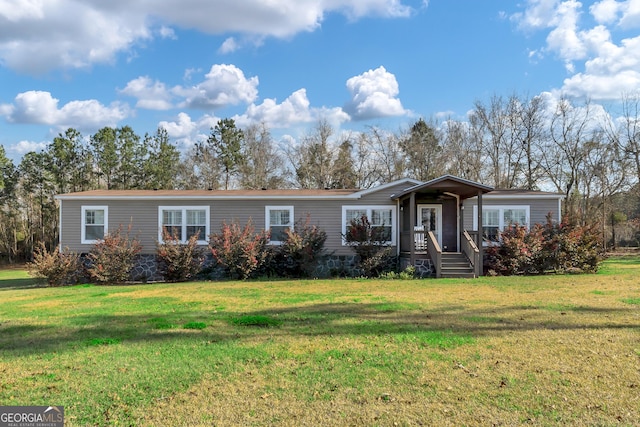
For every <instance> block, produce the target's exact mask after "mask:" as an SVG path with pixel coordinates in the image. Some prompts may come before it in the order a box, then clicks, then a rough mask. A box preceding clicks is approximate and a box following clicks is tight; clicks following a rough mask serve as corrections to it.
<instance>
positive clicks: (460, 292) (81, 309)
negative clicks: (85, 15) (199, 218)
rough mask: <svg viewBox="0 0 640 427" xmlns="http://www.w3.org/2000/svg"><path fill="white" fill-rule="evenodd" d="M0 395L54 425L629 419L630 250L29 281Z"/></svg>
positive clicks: (1, 311)
mask: <svg viewBox="0 0 640 427" xmlns="http://www.w3.org/2000/svg"><path fill="white" fill-rule="evenodd" d="M0 403H1V404H2V405H62V406H64V407H65V417H66V421H67V423H66V425H70V426H73V425H176V426H177V425H190V426H191V425H290V426H300V425H314V426H315V425H363V426H369V425H382V426H386V425H400V426H402V425H518V424H533V425H565V424H574V425H575V424H586V425H634V424H636V423H637V421H638V420H639V419H640V258H638V257H635V258H631V257H626V258H615V259H610V260H608V261H606V263H605V264H604V266H603V267H602V269H601V271H600V273H598V274H595V275H567V276H539V277H493V278H481V279H477V280H454V279H449V280H407V281H400V280H396V281H383V280H370V279H367V280H364V279H363V280H359V279H351V280H315V281H314V280H297V281H270V282H267V281H264V282H263V281H254V282H231V281H228V282H191V283H180V284H154V285H135V286H104V287H98V286H93V285H78V286H73V287H64V288H37V287H33V281H32V280H31V279H28V278H26V276H25V275H24V273H23V272H21V271H20V270H13V271H0Z"/></svg>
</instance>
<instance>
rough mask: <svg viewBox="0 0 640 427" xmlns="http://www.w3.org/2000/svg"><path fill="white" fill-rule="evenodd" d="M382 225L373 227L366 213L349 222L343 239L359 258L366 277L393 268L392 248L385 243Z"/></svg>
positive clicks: (385, 238) (375, 275)
mask: <svg viewBox="0 0 640 427" xmlns="http://www.w3.org/2000/svg"><path fill="white" fill-rule="evenodd" d="M384 233H385V232H384V230H383V229H382V227H373V226H371V222H369V219H368V218H367V216H366V215H363V216H362V217H361V218H359V219H354V220H352V221H351V223H350V224H349V227H348V229H347V233H346V235H344V236H343V239H344V240H345V241H346V242H347V243H348V244H349V245H350V246H351V248H352V249H353V250H354V252H355V253H356V254H357V255H358V257H359V258H360V269H361V270H362V274H363V275H364V276H366V277H377V276H380V275H381V274H382V273H384V272H388V271H392V270H393V269H394V267H395V266H394V265H393V264H394V262H393V260H394V257H393V248H391V247H390V246H389V245H388V244H387V243H386V241H387V237H386V236H385V234H384Z"/></svg>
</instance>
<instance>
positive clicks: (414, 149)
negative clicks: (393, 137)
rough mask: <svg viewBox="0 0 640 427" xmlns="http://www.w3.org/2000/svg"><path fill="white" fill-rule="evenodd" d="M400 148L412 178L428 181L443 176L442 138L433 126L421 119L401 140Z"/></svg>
mask: <svg viewBox="0 0 640 427" xmlns="http://www.w3.org/2000/svg"><path fill="white" fill-rule="evenodd" d="M400 148H401V149H402V152H403V153H404V156H405V159H406V163H407V166H406V169H407V172H408V173H409V174H410V175H411V177H413V178H415V179H419V180H421V181H428V180H430V179H433V178H437V177H438V176H440V175H442V170H443V169H442V167H441V166H442V161H441V158H440V154H441V153H442V146H441V145H440V136H439V135H438V131H437V129H436V127H435V126H434V125H433V124H427V122H425V121H424V119H422V118H420V119H419V120H418V121H416V122H415V123H414V124H413V125H412V126H411V129H410V130H409V134H408V135H406V136H405V137H403V138H402V139H401V140H400Z"/></svg>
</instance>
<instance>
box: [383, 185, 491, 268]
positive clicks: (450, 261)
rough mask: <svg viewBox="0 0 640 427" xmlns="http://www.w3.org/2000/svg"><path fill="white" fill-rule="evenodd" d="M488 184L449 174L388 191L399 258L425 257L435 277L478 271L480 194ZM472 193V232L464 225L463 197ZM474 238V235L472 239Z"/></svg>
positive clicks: (415, 259) (414, 259)
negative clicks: (396, 220) (475, 204)
mask: <svg viewBox="0 0 640 427" xmlns="http://www.w3.org/2000/svg"><path fill="white" fill-rule="evenodd" d="M491 190H493V188H491V187H488V186H486V185H483V184H479V183H477V182H473V181H468V180H466V179H463V178H458V177H455V176H452V175H445V176H442V177H440V178H436V179H433V180H431V181H428V182H425V183H423V184H419V185H416V186H413V187H411V188H408V189H406V190H404V191H403V192H401V193H399V194H394V195H393V196H392V198H393V199H394V200H396V201H397V203H398V206H399V215H398V217H399V230H400V231H399V251H400V258H401V259H402V260H404V261H405V263H407V264H409V265H416V263H417V262H418V261H423V260H430V262H431V265H432V266H433V269H434V270H435V276H436V277H478V276H480V275H482V256H483V254H482V244H481V242H480V241H478V237H477V236H482V195H483V194H485V193H488V192H490V191H491ZM476 196H477V197H478V221H477V223H478V228H479V229H478V231H477V233H475V232H474V233H470V232H469V231H468V230H465V229H464V226H463V220H462V210H463V203H462V202H463V200H464V199H467V198H469V197H476ZM472 236H474V237H472Z"/></svg>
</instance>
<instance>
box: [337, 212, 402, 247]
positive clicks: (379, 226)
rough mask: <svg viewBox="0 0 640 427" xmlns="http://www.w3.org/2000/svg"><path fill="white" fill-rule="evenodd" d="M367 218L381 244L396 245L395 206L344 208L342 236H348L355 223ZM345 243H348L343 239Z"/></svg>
mask: <svg viewBox="0 0 640 427" xmlns="http://www.w3.org/2000/svg"><path fill="white" fill-rule="evenodd" d="M363 217H364V218H366V219H367V221H368V222H369V224H370V225H371V228H372V231H374V235H375V236H377V237H378V238H380V240H381V242H383V243H386V244H389V245H395V244H396V225H395V224H396V210H395V207H393V206H343V207H342V235H343V236H347V234H348V232H349V229H350V227H351V224H352V222H353V221H357V222H359V221H360V220H361V219H362V218H363ZM343 243H348V242H346V241H345V239H343Z"/></svg>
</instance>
